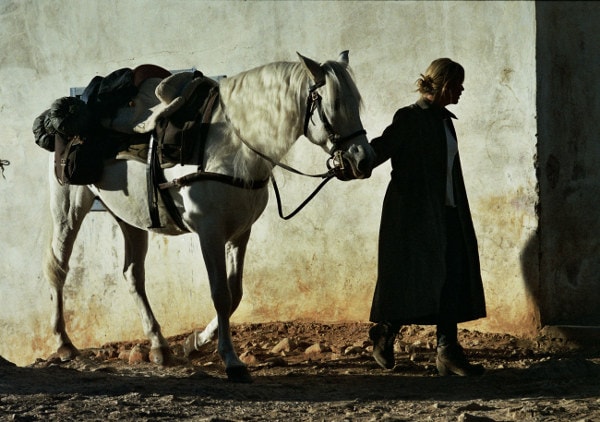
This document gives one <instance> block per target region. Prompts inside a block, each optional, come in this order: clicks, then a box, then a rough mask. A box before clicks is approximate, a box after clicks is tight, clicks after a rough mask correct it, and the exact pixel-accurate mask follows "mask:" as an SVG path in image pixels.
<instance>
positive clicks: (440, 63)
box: [416, 58, 465, 100]
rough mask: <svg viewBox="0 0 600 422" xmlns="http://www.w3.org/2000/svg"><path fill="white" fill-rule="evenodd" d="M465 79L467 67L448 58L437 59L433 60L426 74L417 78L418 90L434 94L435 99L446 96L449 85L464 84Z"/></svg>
mask: <svg viewBox="0 0 600 422" xmlns="http://www.w3.org/2000/svg"><path fill="white" fill-rule="evenodd" d="M464 79H465V69H464V68H463V67H462V66H461V65H460V64H459V63H456V62H455V61H452V60H450V59H448V58H441V59H436V60H434V61H432V62H431V64H430V65H429V67H428V68H427V70H426V71H425V74H421V77H420V78H419V79H417V82H416V84H417V91H418V92H419V93H421V95H424V94H431V95H433V98H434V100H436V99H438V98H440V97H442V96H444V95H445V94H446V91H447V90H448V88H449V87H452V86H455V85H457V84H462V82H463V81H464Z"/></svg>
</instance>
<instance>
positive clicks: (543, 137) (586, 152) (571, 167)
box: [536, 2, 600, 326]
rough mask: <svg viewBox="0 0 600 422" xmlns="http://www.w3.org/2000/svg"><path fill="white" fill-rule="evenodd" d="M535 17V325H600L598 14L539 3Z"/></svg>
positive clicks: (583, 7)
mask: <svg viewBox="0 0 600 422" xmlns="http://www.w3.org/2000/svg"><path fill="white" fill-rule="evenodd" d="M536 15H537V21H538V29H537V31H538V35H537V40H538V41H537V44H538V48H537V60H536V61H537V69H538V70H537V73H538V80H537V84H538V90H537V91H538V100H537V109H538V120H539V132H538V134H539V146H538V150H539V184H540V221H541V223H540V246H541V250H542V253H541V255H540V275H541V277H540V279H541V280H543V283H541V285H540V286H539V287H540V288H539V290H538V296H539V303H540V304H541V306H540V311H541V320H542V323H543V324H553V325H595V326H600V307H599V306H598V303H600V288H599V285H600V276H599V274H600V237H599V236H598V233H599V231H600V220H599V219H598V208H599V207H600V170H599V169H600V142H599V139H598V138H599V137H598V124H597V119H596V118H595V116H598V114H599V113H600V93H599V92H598V71H599V69H600V34H598V31H597V30H596V22H598V21H599V19H600V7H598V4H597V3H595V2H576V3H569V2H540V4H539V5H538V6H537V10H536Z"/></svg>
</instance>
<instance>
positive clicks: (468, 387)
mask: <svg viewBox="0 0 600 422" xmlns="http://www.w3.org/2000/svg"><path fill="white" fill-rule="evenodd" d="M369 326H370V325H369V324H364V323H348V324H317V323H312V322H275V323H268V324H244V325H236V326H234V342H235V345H236V347H237V348H238V352H239V353H240V355H241V357H243V359H244V360H245V361H246V362H247V363H248V365H249V369H250V372H251V374H252V376H253V379H254V382H253V383H252V384H234V383H231V382H229V381H227V379H226V376H225V373H224V368H223V365H222V363H221V361H220V359H219V357H218V355H217V354H216V352H215V347H216V343H215V342H213V343H212V344H210V345H208V347H207V348H205V350H203V351H201V352H196V353H195V354H193V355H192V356H191V357H190V359H189V360H185V359H183V356H182V342H183V340H184V339H185V338H186V337H187V335H188V334H189V333H186V334H182V335H181V336H177V337H174V338H171V339H170V341H171V345H172V350H173V352H174V354H175V356H176V357H180V359H178V363H177V364H175V365H172V366H168V367H159V366H156V365H154V364H151V363H149V362H147V361H146V359H147V350H146V347H147V343H145V342H144V341H128V342H122V343H111V344H106V345H103V346H101V347H98V348H95V349H86V350H82V355H81V356H80V357H79V358H77V359H75V360H73V361H70V362H60V360H59V359H57V358H56V357H55V356H49V357H46V358H44V359H41V358H40V359H37V361H36V362H34V363H32V364H31V365H28V366H26V367H17V366H14V365H13V364H11V363H10V362H8V361H6V360H2V359H1V358H0V420H16V421H37V420H44V421H57V420H60V421H83V420H85V421H105V420H122V421H172V420H189V421H215V422H216V421H582V422H583V421H600V346H598V345H588V346H586V347H584V348H582V347H580V346H575V345H573V344H569V342H566V341H565V340H564V339H562V340H561V339H560V338H559V339H554V338H549V337H547V336H540V337H539V338H537V339H534V340H525V339H518V338H515V337H511V336H509V335H498V334H484V333H479V332H473V331H465V330H462V331H461V333H460V336H461V343H462V345H463V347H464V348H465V349H466V350H467V353H468V354H469V356H470V357H471V358H472V360H473V361H474V362H478V363H483V364H484V365H485V366H486V368H487V369H488V370H487V373H486V374H485V375H484V376H483V377H481V378H477V379H466V378H461V377H440V376H439V375H437V372H436V369H435V336H434V332H433V330H432V328H431V327H419V326H409V327H404V328H403V329H402V336H401V338H399V339H398V340H397V341H396V345H395V348H396V360H397V366H396V367H395V368H394V369H393V370H382V369H380V368H379V367H378V366H377V365H376V364H375V363H374V361H373V359H372V357H371V351H372V344H371V343H370V341H368V336H367V331H368V328H369ZM132 350H133V352H132ZM130 361H131V362H130Z"/></svg>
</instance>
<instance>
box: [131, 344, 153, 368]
mask: <svg viewBox="0 0 600 422" xmlns="http://www.w3.org/2000/svg"><path fill="white" fill-rule="evenodd" d="M149 355H150V351H149V350H148V348H147V347H144V346H142V345H141V344H136V345H135V346H133V349H131V351H130V352H129V364H130V365H137V364H139V363H142V362H150V357H149Z"/></svg>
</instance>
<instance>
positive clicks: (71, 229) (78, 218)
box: [44, 176, 94, 360]
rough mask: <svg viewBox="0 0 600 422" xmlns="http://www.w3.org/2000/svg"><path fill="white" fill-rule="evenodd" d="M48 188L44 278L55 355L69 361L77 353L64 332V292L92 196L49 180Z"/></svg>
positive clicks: (81, 190)
mask: <svg viewBox="0 0 600 422" xmlns="http://www.w3.org/2000/svg"><path fill="white" fill-rule="evenodd" d="M51 177H52V178H54V176H51ZM50 186H51V189H50V191H51V192H50V210H51V215H52V239H51V243H50V245H49V247H48V249H47V251H46V254H45V256H44V275H45V276H46V279H47V280H48V282H49V283H50V288H51V290H52V299H53V301H54V310H53V314H52V320H51V325H52V332H53V334H54V337H55V338H56V342H57V346H58V349H57V353H58V355H59V357H60V358H61V359H62V360H70V359H73V358H74V357H75V356H77V355H78V354H79V351H78V350H77V348H76V347H75V346H74V345H73V342H72V341H71V339H70V338H69V336H68V334H67V331H66V327H65V318H64V301H63V300H64V299H63V289H64V285H65V280H66V278H67V274H68V272H69V258H70V257H71V253H72V252H73V244H74V243H75V239H76V238H77V233H78V232H79V229H80V227H81V223H82V222H83V219H84V217H85V216H86V214H87V213H88V212H89V210H90V209H91V207H92V204H93V202H94V195H93V194H92V192H91V191H90V190H89V189H87V188H86V187H85V186H60V185H59V184H58V183H57V182H56V180H52V181H51V185H50Z"/></svg>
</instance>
